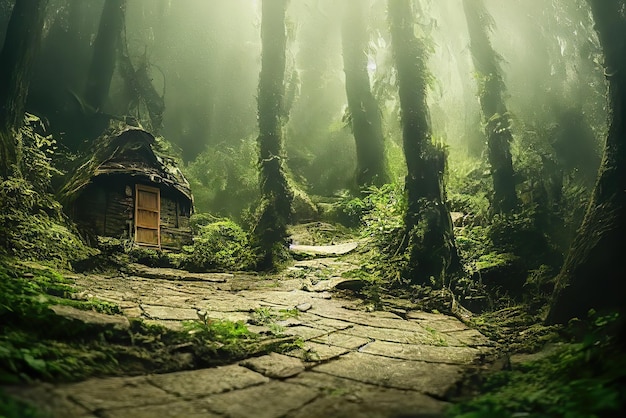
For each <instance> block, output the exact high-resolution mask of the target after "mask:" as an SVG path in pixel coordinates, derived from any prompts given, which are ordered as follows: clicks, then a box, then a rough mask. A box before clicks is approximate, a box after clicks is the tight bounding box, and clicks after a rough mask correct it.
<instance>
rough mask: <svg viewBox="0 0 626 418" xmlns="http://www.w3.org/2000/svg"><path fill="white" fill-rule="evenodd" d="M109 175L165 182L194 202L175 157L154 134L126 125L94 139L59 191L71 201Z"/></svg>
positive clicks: (66, 199)
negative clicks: (162, 148)
mask: <svg viewBox="0 0 626 418" xmlns="http://www.w3.org/2000/svg"><path fill="white" fill-rule="evenodd" d="M108 175H126V176H131V177H137V178H141V179H144V180H146V181H148V182H150V183H159V184H163V185H165V186H166V187H169V188H172V189H175V190H177V191H178V192H180V193H181V194H182V195H183V196H184V197H185V198H187V199H188V200H189V201H190V202H192V201H193V198H192V195H191V189H190V188H189V182H188V181H187V179H186V178H185V176H184V175H183V173H182V172H181V171H180V169H179V168H178V166H177V165H176V162H175V160H174V159H173V158H170V157H167V156H165V155H163V154H162V153H161V152H159V151H158V143H157V139H156V138H155V137H154V135H152V134H151V133H149V132H147V131H145V130H143V129H142V128H139V127H135V126H129V125H126V124H116V125H114V126H112V127H110V128H109V129H108V130H107V131H106V132H105V133H104V134H103V135H102V136H100V137H99V138H98V139H96V140H95V141H94V143H93V145H92V146H91V149H90V151H89V153H88V154H87V156H86V157H85V158H84V159H82V160H81V161H80V163H79V165H78V168H76V170H75V171H74V174H73V175H72V176H71V177H70V178H69V180H68V181H67V183H65V185H64V186H63V187H62V188H61V190H60V191H59V200H60V201H61V202H62V203H63V204H68V203H71V202H72V201H74V199H76V198H77V197H78V196H79V194H80V193H81V191H82V190H83V189H84V188H85V187H87V186H88V185H89V184H90V183H91V182H92V180H93V179H94V178H96V177H99V176H108Z"/></svg>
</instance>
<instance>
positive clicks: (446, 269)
mask: <svg viewBox="0 0 626 418" xmlns="http://www.w3.org/2000/svg"><path fill="white" fill-rule="evenodd" d="M388 10H389V20H390V28H391V42H392V48H393V55H394V60H395V66H396V71H397V79H398V94H399V97H400V109H401V123H402V143H403V148H404V155H405V159H406V165H407V172H408V174H407V176H406V180H405V190H406V195H407V199H408V205H407V211H406V215H405V219H404V223H405V234H406V236H405V240H404V242H405V247H406V250H407V251H408V254H409V261H408V266H407V271H406V272H405V274H406V276H407V277H408V278H409V279H410V280H411V282H413V283H418V284H430V283H431V282H432V281H434V282H435V284H437V285H439V286H441V285H442V284H443V281H444V279H445V277H446V275H447V274H449V273H452V272H454V271H455V270H456V269H457V268H459V266H460V263H459V259H458V255H457V250H456V246H455V243H454V234H453V231H452V220H451V219H450V212H449V211H448V208H447V206H446V203H445V185H444V179H443V175H444V170H445V165H446V154H445V152H444V150H443V149H442V147H439V146H436V145H435V144H434V143H433V140H432V132H431V125H430V113H429V109H428V105H427V103H426V94H427V84H428V78H429V73H428V69H427V48H426V45H425V42H424V40H423V39H418V38H416V37H415V34H414V25H415V21H414V13H413V8H412V7H411V0H389V2H388Z"/></svg>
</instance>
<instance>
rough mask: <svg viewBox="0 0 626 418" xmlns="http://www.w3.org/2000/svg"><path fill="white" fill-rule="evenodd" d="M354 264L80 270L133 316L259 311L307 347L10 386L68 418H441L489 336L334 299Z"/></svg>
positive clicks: (96, 291) (234, 315) (431, 318)
mask: <svg viewBox="0 0 626 418" xmlns="http://www.w3.org/2000/svg"><path fill="white" fill-rule="evenodd" d="M352 268H354V266H351V265H350V264H349V263H346V262H342V261H338V260H336V259H332V258H326V259H317V260H307V261H301V262H297V263H296V264H295V266H294V267H292V268H290V269H289V270H288V271H287V273H286V275H285V276H284V277H281V278H277V277H275V276H267V277H265V276H254V275H249V274H191V273H186V272H181V271H177V270H168V269H149V268H145V267H139V266H137V268H136V275H132V276H122V275H120V276H114V277H107V276H97V275H90V276H78V277H76V280H77V284H78V286H79V287H80V288H83V289H84V293H85V295H86V296H95V297H98V298H100V299H104V300H107V301H111V302H115V303H117V304H119V305H120V306H121V307H122V309H123V311H124V314H125V315H126V316H127V317H141V318H144V319H145V320H146V321H153V322H157V323H160V324H164V325H167V326H170V327H179V326H180V321H182V320H187V319H197V318H198V315H199V314H200V315H204V313H206V315H207V316H208V317H209V318H215V319H230V320H233V321H239V320H241V321H246V322H247V323H248V324H250V325H249V328H250V330H251V331H254V332H267V331H268V329H267V326H265V325H258V321H257V322H256V324H257V325H255V321H254V319H255V317H258V315H259V314H260V313H263V314H264V315H268V314H270V315H273V316H274V318H275V319H276V321H275V324H274V326H275V327H276V326H278V327H281V328H282V330H283V331H282V332H283V333H284V334H286V335H298V336H300V337H301V338H302V339H303V341H304V345H303V347H302V348H300V349H297V350H294V351H292V352H289V353H287V354H276V353H273V354H270V355H265V356H262V357H256V358H249V359H247V360H244V361H242V362H239V363H237V364H231V365H227V366H222V367H216V368H210V369H201V370H193V371H183V372H176V373H168V374H160V375H148V376H140V377H115V378H103V379H89V380H87V381H84V382H80V383H74V384H63V385H51V384H39V385H37V386H30V387H28V388H9V389H8V392H9V393H12V394H14V395H16V396H18V397H20V398H22V399H26V400H29V401H31V402H33V403H35V404H37V405H39V406H40V407H41V408H42V409H43V410H44V411H47V412H49V413H50V415H51V416H52V417H63V418H72V417H76V418H87V417H91V418H93V417H106V418H130V417H132V418H154V417H162V418H165V417H176V418H195V417H241V418H248V417H255V418H264V417H267V418H275V417H287V418H315V417H329V418H331V417H332V418H339V417H346V418H347V417H350V418H359V417H367V418H376V417H381V418H383V417H385V418H387V417H427V416H440V414H441V413H442V411H443V410H444V409H445V408H446V406H447V405H448V403H447V402H446V400H447V399H449V395H450V394H452V393H454V391H455V390H456V387H457V384H458V383H459V381H460V380H461V378H462V376H463V373H464V372H465V371H466V370H468V368H470V365H472V364H476V363H480V362H481V360H483V359H484V358H485V356H486V355H488V354H489V353H490V352H491V351H492V350H493V349H494V344H493V343H492V342H491V341H489V340H488V339H487V338H486V337H485V336H483V335H482V334H480V333H479V332H477V331H476V330H473V329H470V328H468V327H466V326H465V325H464V324H463V323H461V322H460V321H458V320H457V319H455V318H452V317H449V316H445V315H441V314H433V313H425V312H420V311H403V310H396V311H394V312H393V313H392V312H387V311H372V312H368V311H367V310H366V309H364V308H363V307H362V306H361V305H360V304H359V302H357V301H351V300H347V299H342V298H339V297H337V296H335V294H334V293H332V292H331V288H332V287H333V286H335V285H336V284H337V283H339V282H341V281H342V279H341V278H340V277H339V276H340V274H341V272H342V271H345V270H349V269H352ZM281 312H282V313H283V314H281ZM285 312H290V313H291V314H290V315H289V316H287V317H285V315H284V313H285ZM296 312H297V315H294V314H295V313H296Z"/></svg>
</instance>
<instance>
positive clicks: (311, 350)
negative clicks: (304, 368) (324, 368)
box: [286, 341, 350, 363]
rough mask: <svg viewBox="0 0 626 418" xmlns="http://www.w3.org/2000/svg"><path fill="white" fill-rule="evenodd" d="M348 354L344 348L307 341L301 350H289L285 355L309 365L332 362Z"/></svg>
mask: <svg viewBox="0 0 626 418" xmlns="http://www.w3.org/2000/svg"><path fill="white" fill-rule="evenodd" d="M348 352H350V350H348V349H346V348H341V347H337V346H334V345H328V344H320V343H316V342H313V341H307V342H305V343H304V346H303V347H302V348H298V349H296V350H291V351H289V352H287V353H286V355H288V356H292V357H297V358H299V359H300V360H302V361H304V362H307V363H311V362H320V361H328V360H332V359H334V358H337V357H339V356H342V355H344V354H346V353H348Z"/></svg>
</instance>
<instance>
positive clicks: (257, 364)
mask: <svg viewBox="0 0 626 418" xmlns="http://www.w3.org/2000/svg"><path fill="white" fill-rule="evenodd" d="M239 365H240V366H243V367H246V368H248V369H250V370H252V371H255V372H257V373H260V374H262V375H263V376H266V377H269V378H272V379H286V378H288V377H292V376H295V375H297V374H298V373H302V372H303V371H304V364H303V363H302V362H301V361H300V360H299V359H297V358H294V357H290V356H286V355H283V354H278V353H270V354H268V355H266V356H261V357H253V358H250V359H247V360H244V361H242V362H241V363H239Z"/></svg>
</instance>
